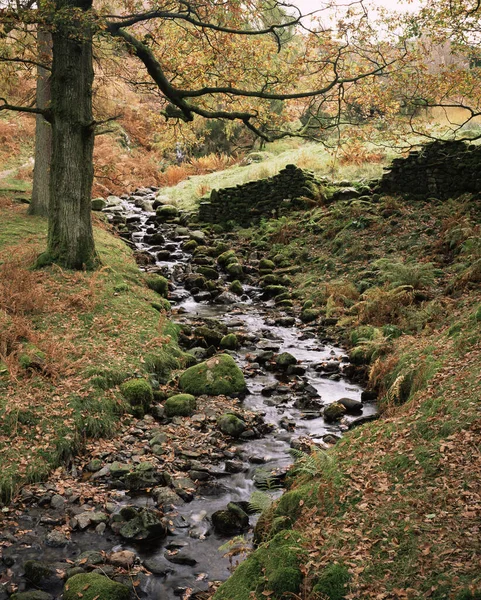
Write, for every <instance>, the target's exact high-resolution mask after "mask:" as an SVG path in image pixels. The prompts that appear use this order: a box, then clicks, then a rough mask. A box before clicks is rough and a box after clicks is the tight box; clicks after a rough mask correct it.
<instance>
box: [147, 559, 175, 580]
mask: <svg viewBox="0 0 481 600" xmlns="http://www.w3.org/2000/svg"><path fill="white" fill-rule="evenodd" d="M142 564H143V565H144V567H145V568H146V569H147V570H148V571H150V572H151V573H153V574H154V575H158V576H159V577H167V575H169V574H170V573H174V572H175V571H174V569H173V568H172V567H171V566H169V565H168V564H167V563H166V561H165V560H164V559H163V558H157V557H153V558H146V559H145V560H144V561H143V563H142Z"/></svg>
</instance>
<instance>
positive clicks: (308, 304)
mask: <svg viewBox="0 0 481 600" xmlns="http://www.w3.org/2000/svg"><path fill="white" fill-rule="evenodd" d="M313 306H314V302H313V301H312V300H306V301H305V302H304V304H303V305H302V310H308V309H309V308H312V307H313Z"/></svg>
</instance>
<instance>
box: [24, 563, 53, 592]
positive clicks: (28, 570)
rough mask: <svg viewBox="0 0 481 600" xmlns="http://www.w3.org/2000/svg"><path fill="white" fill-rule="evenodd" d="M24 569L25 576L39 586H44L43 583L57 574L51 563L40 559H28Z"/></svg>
mask: <svg viewBox="0 0 481 600" xmlns="http://www.w3.org/2000/svg"><path fill="white" fill-rule="evenodd" d="M23 571H24V573H25V578H26V579H28V581H30V583H33V585H35V586H37V587H42V583H43V582H44V581H45V580H48V579H50V578H51V577H53V575H54V574H55V571H54V570H53V568H52V567H51V566H50V565H48V564H46V563H43V562H41V561H39V560H27V561H26V562H25V564H24V565H23Z"/></svg>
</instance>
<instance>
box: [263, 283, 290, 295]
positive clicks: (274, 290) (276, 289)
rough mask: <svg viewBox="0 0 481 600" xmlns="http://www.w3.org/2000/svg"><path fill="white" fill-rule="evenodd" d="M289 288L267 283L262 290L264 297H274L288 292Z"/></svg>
mask: <svg viewBox="0 0 481 600" xmlns="http://www.w3.org/2000/svg"><path fill="white" fill-rule="evenodd" d="M288 292H289V290H288V289H287V288H286V287H284V286H283V285H267V286H266V287H265V288H264V291H263V297H264V298H275V297H276V296H280V295H281V294H286V293H288Z"/></svg>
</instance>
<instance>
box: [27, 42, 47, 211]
mask: <svg viewBox="0 0 481 600" xmlns="http://www.w3.org/2000/svg"><path fill="white" fill-rule="evenodd" d="M37 48H38V55H39V60H40V62H42V63H45V62H48V61H49V58H50V57H51V55H52V36H51V35H50V33H49V32H48V31H42V30H39V31H38V34H37ZM49 102H50V72H49V71H47V69H44V68H43V67H40V66H39V67H37V108H41V109H45V108H47V105H48V104H49ZM51 155H52V129H51V126H50V123H49V122H48V121H46V120H45V119H44V117H43V115H37V117H36V123H35V167H34V171H33V190H32V201H31V203H30V206H29V209H28V213H29V214H30V215H40V216H42V217H46V216H47V215H48V207H49V203H50V159H51Z"/></svg>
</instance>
